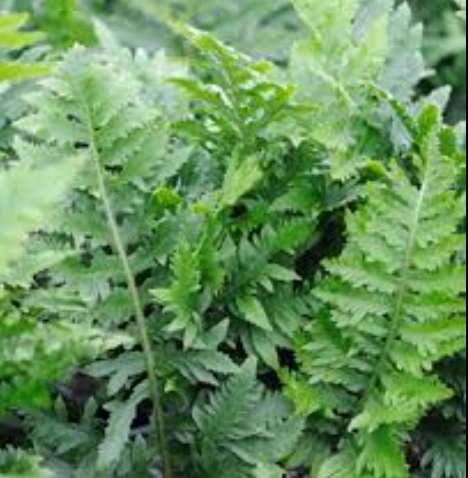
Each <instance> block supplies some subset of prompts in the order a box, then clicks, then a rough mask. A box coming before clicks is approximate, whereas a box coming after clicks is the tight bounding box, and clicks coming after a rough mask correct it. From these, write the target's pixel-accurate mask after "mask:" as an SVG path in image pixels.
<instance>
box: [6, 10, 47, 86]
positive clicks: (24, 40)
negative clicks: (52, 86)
mask: <svg viewBox="0 0 468 478" xmlns="http://www.w3.org/2000/svg"><path fill="white" fill-rule="evenodd" d="M28 21H29V16H28V15H27V14H9V15H7V14H1V13H0V48H6V49H9V50H18V49H22V48H25V47H28V46H31V45H34V44H36V43H37V42H38V41H40V40H41V39H42V38H43V35H42V34H41V33H36V32H24V31H21V28H22V27H24V26H25V25H26V24H27V23H28ZM49 71H50V66H49V65H46V64H41V63H36V64H33V63H21V62H18V61H5V60H3V59H0V83H2V82H7V83H12V82H16V81H20V80H26V79H31V78H38V77H41V76H44V75H46V74H47V73H49Z"/></svg>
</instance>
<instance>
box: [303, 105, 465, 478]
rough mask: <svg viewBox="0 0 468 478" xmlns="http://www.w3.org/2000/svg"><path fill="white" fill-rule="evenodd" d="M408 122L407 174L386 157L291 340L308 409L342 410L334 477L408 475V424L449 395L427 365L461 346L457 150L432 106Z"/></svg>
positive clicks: (461, 209)
mask: <svg viewBox="0 0 468 478" xmlns="http://www.w3.org/2000/svg"><path fill="white" fill-rule="evenodd" d="M413 129H414V134H415V139H414V141H415V143H414V154H415V155H416V159H415V164H414V168H415V170H414V177H413V178H411V177H408V176H405V174H404V173H403V172H402V170H401V167H400V166H398V165H397V164H394V165H393V166H391V168H390V170H389V171H388V173H387V178H386V180H385V183H384V184H378V185H371V186H370V188H369V192H368V199H367V203H366V204H365V205H364V206H363V207H361V209H360V210H359V211H358V212H357V213H354V214H352V215H349V218H348V230H349V232H350V239H349V244H348V246H347V247H346V248H345V251H344V252H343V254H342V256H341V257H340V258H339V259H337V260H333V261H330V262H329V263H328V264H327V271H328V273H329V274H330V278H328V279H326V280H324V281H323V282H322V283H321V284H320V285H318V286H317V287H316V289H315V291H314V296H315V297H316V298H317V299H318V300H320V302H321V303H322V304H324V306H326V307H325V308H322V309H321V311H317V318H316V319H315V321H314V324H313V325H312V326H311V327H310V341H305V342H304V343H303V344H302V345H300V347H299V348H298V357H299V359H300V360H301V362H302V366H303V371H304V372H305V373H306V376H307V377H309V378H308V380H309V384H310V387H311V392H310V393H313V392H312V391H313V390H315V393H314V395H316V396H317V397H318V405H317V409H318V410H323V411H324V412H325V411H327V410H328V411H329V412H331V411H332V410H333V411H334V412H338V413H340V414H343V413H345V414H346V415H347V416H349V418H350V421H349V422H348V424H347V429H348V430H349V431H348V432H347V433H346V434H345V436H344V438H343V440H342V441H341V443H340V444H339V452H338V454H337V457H336V458H334V459H333V463H335V464H336V463H337V462H339V463H340V464H339V466H338V465H336V467H337V473H342V474H343V476H344V474H345V470H348V472H349V473H351V474H352V476H359V477H361V476H369V475H370V476H382V477H388V478H396V477H407V476H409V467H408V465H407V464H406V462H405V456H404V455H405V454H404V451H403V447H404V443H405V441H406V440H407V432H408V431H409V430H410V429H412V428H413V426H414V423H416V422H417V421H419V420H420V419H421V418H422V417H423V416H424V415H425V414H426V413H427V411H428V410H429V409H431V408H432V407H433V406H434V405H437V404H438V403H440V402H441V401H444V400H446V399H448V398H450V397H451V396H452V391H451V390H450V389H449V388H448V387H447V386H446V385H445V384H443V383H442V382H441V381H440V380H439V379H438V377H437V376H435V375H434V374H433V373H431V372H433V369H434V365H435V364H436V363H437V362H438V361H439V360H441V359H442V358H444V357H447V356H450V355H453V354H455V353H456V352H457V351H459V350H463V348H464V346H465V330H466V324H465V318H464V311H465V301H464V300H463V298H462V297H463V296H462V294H464V291H465V288H466V278H465V277H466V276H465V272H466V271H465V268H464V267H462V266H459V265H456V264H452V259H453V257H454V255H455V254H457V253H458V252H459V251H460V250H461V249H462V248H463V247H464V246H463V244H464V236H463V235H460V234H459V233H458V232H457V231H458V229H459V225H460V223H461V221H462V220H463V218H464V214H465V199H464V196H463V195H462V196H460V194H459V192H458V191H457V190H456V186H457V183H458V179H459V178H458V171H457V168H456V163H455V162H454V161H456V158H457V155H458V151H457V149H456V147H455V146H454V144H455V143H454V137H453V132H452V131H451V130H449V129H445V128H443V127H441V125H440V116H439V112H438V111H437V109H436V108H435V107H432V106H429V107H427V108H425V109H424V110H423V111H422V112H421V114H420V115H419V117H418V121H417V125H416V124H415V125H413ZM442 224H443V225H444V226H443V227H442ZM327 307H330V309H329V310H328V308H327ZM328 394H335V395H338V397H339V396H342V397H343V401H342V402H341V401H339V402H338V403H337V404H336V405H333V402H332V401H328V402H327V401H326V400H327V398H326V397H327V396H328ZM299 406H301V403H299ZM306 408H308V407H306ZM351 457H352V460H353V462H350V460H351ZM330 466H332V465H331V464H330V463H327V462H326V463H324V464H323V465H322V467H323V468H324V469H328V467H330ZM338 470H339V471H338ZM351 470H352V471H351ZM324 473H325V472H323V471H322V472H320V473H319V476H321V475H323V476H326V474H324ZM339 476H341V475H339Z"/></svg>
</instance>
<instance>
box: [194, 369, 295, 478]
mask: <svg viewBox="0 0 468 478" xmlns="http://www.w3.org/2000/svg"><path fill="white" fill-rule="evenodd" d="M194 418H195V421H196V424H197V427H198V430H199V434H200V441H199V444H198V447H199V449H198V457H197V462H199V466H200V467H201V470H200V471H203V472H204V473H208V474H210V476H211V474H212V473H213V472H214V471H216V472H217V473H219V474H220V476H222V477H223V478H227V477H231V476H232V477H234V476H245V477H248V476H255V474H254V470H255V469H256V468H257V467H259V466H260V465H261V464H264V466H266V467H267V468H269V467H270V468H271V467H272V465H274V464H277V463H280V462H281V461H282V460H284V459H285V458H287V457H288V455H290V454H291V453H292V451H293V450H294V447H295V444H296V442H297V439H298V438H299V436H300V434H301V432H302V428H303V421H302V419H299V418H294V417H291V415H290V409H289V406H288V404H287V403H286V402H285V401H284V400H283V399H282V398H281V397H279V396H271V395H267V394H265V391H264V389H263V387H262V386H261V385H259V384H258V382H257V380H256V364H255V362H254V361H249V362H247V363H246V364H245V365H244V366H243V368H242V370H241V371H240V372H239V374H238V375H237V376H234V377H233V378H232V379H230V380H229V381H228V382H227V384H226V385H225V386H224V387H223V388H222V390H221V391H220V392H219V393H217V394H215V395H214V396H213V397H212V398H211V401H210V403H209V404H207V405H205V406H203V407H199V408H197V409H196V410H195V412H194ZM236 472H237V475H236Z"/></svg>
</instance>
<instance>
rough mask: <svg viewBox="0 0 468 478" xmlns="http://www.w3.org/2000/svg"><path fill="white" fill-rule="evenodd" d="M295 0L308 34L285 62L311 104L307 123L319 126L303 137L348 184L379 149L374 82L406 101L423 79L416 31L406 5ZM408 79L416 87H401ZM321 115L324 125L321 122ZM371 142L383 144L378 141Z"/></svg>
mask: <svg viewBox="0 0 468 478" xmlns="http://www.w3.org/2000/svg"><path fill="white" fill-rule="evenodd" d="M293 3H294V5H295V7H296V9H297V11H298V13H299V16H300V17H301V19H302V20H303V21H304V23H305V24H306V26H307V27H308V31H309V32H310V34H309V37H308V38H306V39H305V40H302V41H299V42H297V43H296V45H295V47H294V51H293V54H292V57H291V63H290V75H291V77H292V78H293V80H294V83H295V84H297V85H298V86H299V88H298V91H297V95H298V97H299V98H300V100H301V101H302V102H307V103H310V104H311V107H312V110H313V112H314V113H315V114H314V115H313V116H312V119H311V121H314V120H315V121H317V122H318V123H319V124H318V126H317V127H316V128H314V129H313V131H312V132H308V133H306V134H308V135H310V134H312V136H313V137H314V139H316V140H317V141H320V142H321V143H323V144H324V145H326V146H327V148H329V149H330V150H331V158H330V161H331V173H332V175H333V177H335V178H337V179H340V180H341V179H348V178H350V177H352V176H353V175H354V174H355V173H356V170H357V169H359V168H362V167H363V166H365V163H366V160H367V159H368V157H373V156H375V155H378V154H381V151H382V150H380V151H378V150H377V151H376V150H375V149H374V148H375V143H374V142H373V140H372V138H373V137H375V136H374V135H375V134H376V130H375V129H374V124H375V123H376V122H378V121H379V120H378V117H379V116H380V105H376V104H375V103H374V99H373V98H374V94H373V91H372V84H381V85H382V86H384V87H385V88H386V89H388V90H390V91H391V92H392V93H393V94H395V95H397V96H398V97H399V98H401V99H406V98H408V97H409V96H411V94H412V89H413V87H414V85H415V84H416V83H417V82H418V81H419V79H420V78H421V76H422V74H423V65H422V58H421V56H420V55H418V54H417V53H415V52H417V49H418V48H419V47H420V45H421V42H422V35H421V30H420V29H418V28H414V27H412V26H411V22H410V18H411V14H410V11H409V9H408V8H407V6H406V5H403V6H401V7H400V8H399V9H395V10H393V5H392V3H393V2H380V1H377V2H368V1H363V2H359V1H357V0H346V1H343V2H341V1H330V2H327V3H326V4H324V2H321V1H317V0H296V1H293ZM397 32H401V35H402V36H401V37H400V36H399V35H398V33H397ZM407 45H411V46H413V48H408V47H407ZM410 68H411V69H412V71H411V73H410V71H409V69H410ZM402 77H403V78H402ZM408 78H412V79H414V81H415V83H409V84H407V83H405V82H406V81H407V80H408ZM314 110H315V111H314ZM363 112H364V114H362V113H363ZM324 117H327V118H328V121H325V122H322V121H321V118H324ZM376 142H377V143H379V147H381V146H382V140H381V139H380V140H379V139H377V138H376Z"/></svg>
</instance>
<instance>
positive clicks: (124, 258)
mask: <svg viewBox="0 0 468 478" xmlns="http://www.w3.org/2000/svg"><path fill="white" fill-rule="evenodd" d="M90 125H91V122H90ZM93 137H94V135H93V129H92V126H90V138H91V144H90V149H91V154H92V157H93V162H94V164H95V167H96V177H97V183H98V187H99V194H100V196H101V200H102V204H103V208H104V212H105V215H106V218H107V222H108V225H109V229H110V232H111V234H112V239H113V242H114V247H115V249H116V251H117V254H118V256H119V259H120V262H121V264H122V268H123V270H124V273H125V278H126V281H127V285H128V290H129V293H130V296H131V299H132V303H133V308H134V312H135V319H136V322H137V327H138V331H139V335H140V340H141V345H142V348H143V353H144V355H145V360H146V368H147V374H148V382H149V394H150V398H151V401H152V404H153V421H154V424H153V426H154V428H155V431H156V438H157V440H158V446H159V452H160V454H161V457H162V460H163V470H164V474H163V476H164V478H172V476H173V473H172V465H171V458H170V453H169V447H168V442H167V435H166V425H165V418H164V407H163V404H162V397H161V394H160V391H159V386H158V379H157V376H156V362H155V358H154V352H153V347H152V344H151V339H150V336H149V331H148V327H147V325H146V319H145V314H144V311H143V306H142V301H141V298H140V294H139V292H138V287H137V284H136V281H135V275H134V273H133V271H132V268H131V265H130V260H129V258H128V255H127V252H126V249H125V246H124V242H123V239H122V236H121V233H120V229H119V226H118V223H117V220H116V216H115V213H114V211H113V208H112V203H111V200H110V196H109V193H108V190H107V186H106V181H105V173H104V170H103V167H102V165H101V162H100V158H99V153H98V151H97V147H96V144H95V143H94V141H93V140H92V138H93Z"/></svg>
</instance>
